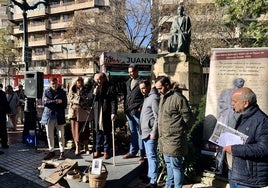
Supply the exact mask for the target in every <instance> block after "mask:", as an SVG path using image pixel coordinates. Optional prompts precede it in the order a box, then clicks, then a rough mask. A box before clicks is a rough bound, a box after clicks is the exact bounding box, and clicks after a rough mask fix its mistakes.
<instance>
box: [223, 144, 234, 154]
mask: <svg viewBox="0 0 268 188" xmlns="http://www.w3.org/2000/svg"><path fill="white" fill-rule="evenodd" d="M223 151H226V152H227V153H229V154H231V155H232V146H231V145H228V146H224V147H223Z"/></svg>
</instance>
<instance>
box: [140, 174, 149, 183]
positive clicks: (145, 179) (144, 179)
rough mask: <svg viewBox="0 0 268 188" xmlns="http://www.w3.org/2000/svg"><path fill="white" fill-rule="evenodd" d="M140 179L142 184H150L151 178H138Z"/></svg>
mask: <svg viewBox="0 0 268 188" xmlns="http://www.w3.org/2000/svg"><path fill="white" fill-rule="evenodd" d="M140 179H141V180H142V182H143V183H146V184H148V183H150V180H151V178H149V177H148V176H140Z"/></svg>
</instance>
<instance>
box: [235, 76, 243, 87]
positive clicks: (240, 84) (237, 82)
mask: <svg viewBox="0 0 268 188" xmlns="http://www.w3.org/2000/svg"><path fill="white" fill-rule="evenodd" d="M244 83H245V80H244V79H243V78H237V79H235V80H234V86H235V87H237V88H241V87H243V86H244Z"/></svg>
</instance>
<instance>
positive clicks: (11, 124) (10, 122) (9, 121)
mask: <svg viewBox="0 0 268 188" xmlns="http://www.w3.org/2000/svg"><path fill="white" fill-rule="evenodd" d="M6 126H7V128H8V129H12V128H13V127H14V126H13V123H12V121H11V119H10V117H7V122H6Z"/></svg>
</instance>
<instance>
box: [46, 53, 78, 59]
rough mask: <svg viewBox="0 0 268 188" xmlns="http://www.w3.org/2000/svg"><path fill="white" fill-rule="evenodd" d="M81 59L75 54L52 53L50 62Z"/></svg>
mask: <svg viewBox="0 0 268 188" xmlns="http://www.w3.org/2000/svg"><path fill="white" fill-rule="evenodd" d="M79 58H82V57H81V56H80V55H79V54H76V53H66V52H65V53H61V52H56V53H55V52H54V53H53V52H52V55H51V60H61V59H79Z"/></svg>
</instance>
